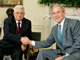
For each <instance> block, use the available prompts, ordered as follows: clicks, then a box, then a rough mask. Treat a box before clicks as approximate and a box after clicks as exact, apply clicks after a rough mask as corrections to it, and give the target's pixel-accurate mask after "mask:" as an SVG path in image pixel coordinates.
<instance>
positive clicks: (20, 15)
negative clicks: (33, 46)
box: [0, 5, 31, 60]
mask: <svg viewBox="0 0 80 60" xmlns="http://www.w3.org/2000/svg"><path fill="white" fill-rule="evenodd" d="M13 14H14V16H11V17H9V18H6V19H5V20H4V37H3V39H2V40H1V41H0V60H3V56H4V55H11V58H12V60H22V55H23V53H24V52H25V51H26V50H27V49H28V47H29V46H28V45H27V46H25V45H24V44H22V42H23V41H26V39H25V38H23V37H25V36H26V37H28V38H30V39H31V21H30V20H28V19H26V18H24V15H25V12H24V7H23V6H22V5H17V6H15V8H14V13H13Z"/></svg>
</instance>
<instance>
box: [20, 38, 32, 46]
mask: <svg viewBox="0 0 80 60" xmlns="http://www.w3.org/2000/svg"><path fill="white" fill-rule="evenodd" d="M21 42H22V44H23V45H29V44H32V41H31V40H29V38H27V37H22V38H21Z"/></svg>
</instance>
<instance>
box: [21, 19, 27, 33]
mask: <svg viewBox="0 0 80 60" xmlns="http://www.w3.org/2000/svg"><path fill="white" fill-rule="evenodd" d="M27 28H28V24H27V22H26V20H24V19H23V20H22V26H21V34H23V33H24V32H25V31H26V30H27Z"/></svg>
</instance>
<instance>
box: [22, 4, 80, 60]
mask: <svg viewBox="0 0 80 60" xmlns="http://www.w3.org/2000/svg"><path fill="white" fill-rule="evenodd" d="M52 14H53V18H54V20H55V21H56V22H57V23H58V24H56V25H55V26H54V27H53V28H52V31H51V34H50V35H49V37H48V38H47V39H46V40H45V41H31V40H29V39H28V38H26V37H25V38H26V40H27V42H25V43H24V42H23V44H25V45H28V44H31V45H33V46H34V47H35V48H47V47H50V46H51V45H53V44H54V43H55V42H56V44H57V45H58V47H59V49H46V50H42V51H39V54H38V56H37V59H36V60H80V21H79V20H76V19H70V18H66V17H65V14H66V12H65V9H64V8H63V6H61V5H59V4H55V5H53V10H52Z"/></svg>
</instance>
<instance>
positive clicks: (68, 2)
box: [38, 0, 80, 7]
mask: <svg viewBox="0 0 80 60" xmlns="http://www.w3.org/2000/svg"><path fill="white" fill-rule="evenodd" d="M38 2H39V3H40V4H44V5H50V4H53V3H59V4H63V5H65V6H72V7H73V6H75V7H80V0H38Z"/></svg>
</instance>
